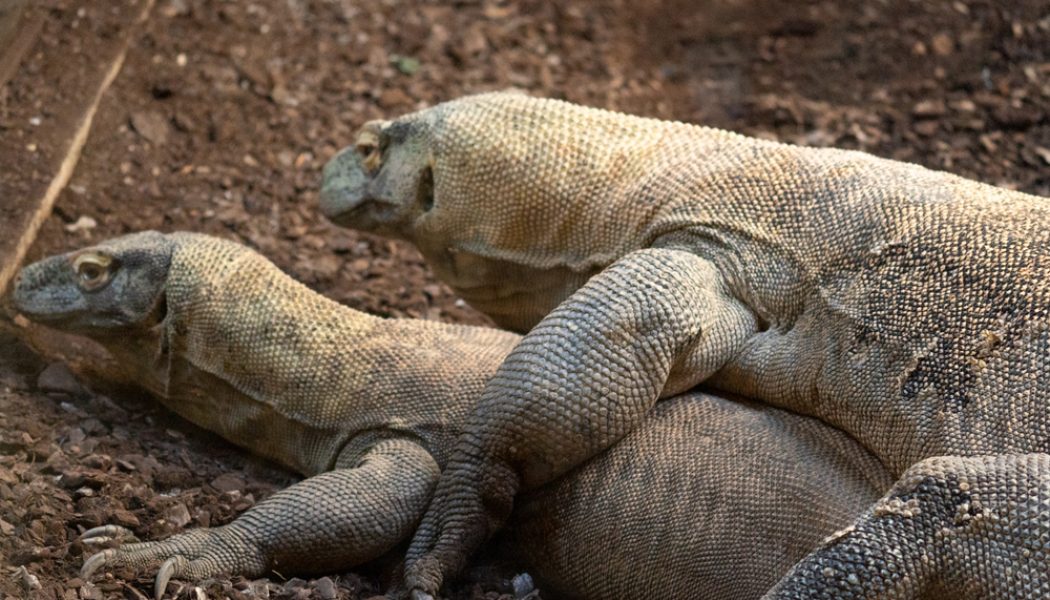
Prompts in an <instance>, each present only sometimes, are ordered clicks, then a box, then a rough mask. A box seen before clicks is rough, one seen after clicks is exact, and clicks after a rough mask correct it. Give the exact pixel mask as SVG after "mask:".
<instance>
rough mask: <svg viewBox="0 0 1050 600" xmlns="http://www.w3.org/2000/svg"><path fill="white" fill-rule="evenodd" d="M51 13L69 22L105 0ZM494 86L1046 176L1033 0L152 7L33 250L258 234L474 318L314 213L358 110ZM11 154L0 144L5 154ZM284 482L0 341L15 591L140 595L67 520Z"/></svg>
mask: <svg viewBox="0 0 1050 600" xmlns="http://www.w3.org/2000/svg"><path fill="white" fill-rule="evenodd" d="M49 7H50V11H51V12H50V16H51V18H52V19H55V20H56V22H57V23H58V24H59V25H61V26H64V27H72V26H73V23H74V22H77V21H82V20H85V19H88V20H90V19H91V18H92V15H93V11H102V10H109V9H110V7H111V3H108V2H102V0H96V1H95V2H86V1H84V2H77V1H74V0H55V1H52V2H49ZM80 9H83V11H82V14H81V15H79V16H78V10H80ZM46 31H49V32H55V31H59V32H60V31H61V27H57V28H56V27H52V28H50V29H47V30H46ZM47 35H57V34H54V33H49V34H47ZM73 58H75V59H76V60H88V59H90V55H78V56H76V57H73ZM33 60H71V59H70V58H68V57H67V58H61V57H46V56H38V57H35V58H34V59H33ZM31 64H32V63H31ZM71 64H72V63H71ZM506 87H518V88H522V89H525V90H528V91H530V92H532V93H534V94H539V95H547V96H554V97H562V98H566V99H569V100H572V101H575V102H581V103H586V104H592V105H596V106H604V107H609V108H616V109H621V110H625V111H629V112H636V113H641V114H646V115H650V116H657V117H662V118H677V119H681V120H689V121H697V122H702V123H705V124H709V125H715V126H720V127H726V128H729V129H734V130H737V131H742V132H745V133H749V134H753V135H760V136H769V137H776V138H779V139H782V140H787V141H794V142H799V143H804V144H810V145H831V146H838V147H844V148H858V149H863V150H866V151H869V152H873V153H875V154H878V155H881V156H887V157H891V158H896V159H900V160H908V161H914V162H919V163H921V164H924V165H927V166H931V167H934V168H939V169H945V170H949V171H952V172H955V173H959V174H961V175H964V176H967V177H971V178H975V179H979V180H982V181H987V182H991V183H995V184H997V185H1003V186H1007V187H1011V188H1016V189H1020V190H1024V191H1028V192H1032V193H1035V194H1040V195H1044V196H1045V195H1050V11H1048V9H1047V7H1046V4H1045V2H1042V1H1036V0H1024V1H1022V0H1016V1H1013V2H1009V3H1000V2H990V1H976V0H964V1H958V2H949V1H945V2H914V1H904V0H885V1H882V2H866V3H847V2H833V1H831V0H810V1H802V0H792V1H790V2H774V1H773V0H722V1H717V2H716V1H702V2H691V1H689V0H663V1H644V2H627V1H622V0H614V1H603V2H599V1H597V0H594V1H589V2H574V1H569V0H557V1H553V2H547V1H539V0H525V1H520V2H497V1H489V0H463V1H458V2H453V3H449V2H437V1H434V2H408V1H397V0H386V1H383V2H373V3H358V2H351V1H349V0H344V1H341V2H338V1H322V0H288V1H285V2H276V1H272V2H237V3H230V2H220V1H218V0H158V3H157V5H156V7H155V8H154V11H153V15H152V18H151V19H150V21H149V22H148V23H147V24H146V26H145V27H144V28H143V30H142V31H141V33H140V34H139V35H138V37H137V39H136V41H135V43H134V45H133V47H132V51H131V53H130V54H129V56H128V60H127V64H126V65H125V66H124V69H123V71H122V73H121V75H120V76H119V77H118V79H117V81H116V82H115V83H114V85H113V87H112V88H111V89H110V91H109V92H108V94H107V96H106V98H105V99H104V100H103V103H102V106H101V107H100V109H99V115H98V117H97V119H96V123H95V127H94V130H93V132H92V138H91V139H90V141H89V142H88V144H87V147H86V148H85V151H84V156H83V158H82V159H81V162H80V164H79V166H78V167H77V171H76V173H75V174H74V176H73V179H72V181H71V185H70V186H69V187H68V188H67V190H66V191H65V192H63V194H62V195H61V196H60V197H59V199H58V202H57V207H56V210H55V213H54V215H53V216H52V217H51V218H50V219H49V221H48V222H47V223H46V224H45V226H44V229H43V231H42V234H41V237H40V239H39V241H38V243H37V244H36V246H35V247H34V248H33V249H32V250H31V252H30V258H31V259H35V258H38V257H40V256H43V255H45V254H50V253H53V252H58V251H62V250H65V249H68V248H71V247H75V246H81V245H84V244H86V243H90V242H91V241H93V240H99V239H103V238H107V237H111V236H113V235H118V234H121V233H125V232H128V231H133V230H138V229H144V228H158V229H164V230H172V229H192V230H198V231H205V232H208V233H213V234H218V235H223V236H226V237H230V238H234V239H239V240H241V241H243V242H245V243H248V244H250V245H252V246H253V247H256V248H258V249H260V250H261V251H262V252H263V253H265V254H266V255H267V256H268V257H270V258H271V259H272V260H274V261H275V262H276V263H277V264H278V265H279V266H281V267H282V268H284V269H285V270H287V271H289V272H290V273H292V274H293V275H294V276H296V277H297V278H299V279H301V280H303V281H304V282H306V283H308V284H309V285H311V286H313V287H314V288H316V289H318V290H320V291H322V292H323V293H326V294H328V295H330V296H332V297H334V298H336V299H338V300H340V301H342V302H345V303H347V304H348V305H350V306H353V307H354V308H358V309H362V310H368V311H371V312H375V313H378V314H383V315H397V316H412V317H422V318H431V319H442V320H449V321H461V322H473V323H483V322H484V319H483V318H482V317H480V316H479V315H478V314H477V313H475V312H473V311H471V310H470V309H469V308H467V307H465V306H463V305H462V304H461V303H457V301H456V299H455V297H453V296H452V294H451V293H450V292H449V291H448V289H447V288H445V287H444V286H442V285H440V284H438V283H436V282H435V280H434V279H433V278H432V277H431V276H430V275H429V274H428V273H427V271H426V270H425V269H424V267H423V263H422V260H421V259H420V258H419V256H418V255H417V254H416V253H415V251H414V250H411V249H409V248H408V247H407V246H404V245H401V244H397V243H391V242H387V241H384V240H380V239H378V238H373V237H368V236H358V235H354V234H352V233H347V232H345V231H341V230H337V229H335V228H333V227H331V226H329V225H328V224H326V223H325V222H324V221H323V220H322V219H321V218H320V217H319V216H318V215H317V213H316V201H317V197H316V196H317V190H316V188H317V182H318V180H319V177H320V168H321V166H322V165H323V164H324V162H325V161H326V160H327V159H328V158H329V157H330V156H331V155H332V154H333V153H334V152H335V151H336V150H337V149H338V148H339V147H341V146H342V145H344V144H346V143H348V142H349V141H350V138H351V134H352V132H353V131H354V129H355V128H356V127H357V126H358V125H359V124H361V123H363V122H364V121H366V120H368V119H371V118H375V117H378V116H380V115H390V114H394V113H398V112H402V111H409V110H412V109H414V108H417V107H422V106H425V105H428V104H432V103H434V102H437V101H440V100H445V99H449V98H452V97H455V96H458V95H461V94H464V93H468V92H476V91H482V90H489V89H501V88H506ZM35 97H36V91H35V90H34V86H33V85H31V82H30V81H29V80H27V79H26V78H24V77H21V78H20V77H16V78H15V79H14V80H13V81H12V83H11V84H9V85H8V86H7V87H5V88H3V89H2V90H0V136H3V137H4V138H5V139H7V140H17V141H18V144H17V145H18V146H28V145H29V144H34V143H38V142H36V141H35V140H34V138H33V136H34V128H36V127H38V126H37V125H33V124H31V123H30V121H29V119H31V118H33V117H34V116H39V117H41V118H43V119H46V118H47V117H48V113H47V107H46V106H39V105H38V103H36V102H34V98H35ZM31 113H33V114H31ZM36 113H39V115H37V114H36ZM45 142H46V141H45ZM5 147H6V145H5ZM38 147H44V148H46V146H45V145H44V142H39V143H38ZM18 164H22V162H21V158H20V157H15V156H12V155H11V154H8V153H5V154H2V155H0V172H3V171H5V170H9V169H11V168H13V167H14V165H18ZM2 233H3V232H0V234H2ZM292 479H293V478H292V476H291V475H288V474H286V473H283V472H281V471H279V470H277V469H275V468H273V467H270V466H268V465H266V464H265V463H262V462H261V461H258V460H256V459H254V458H252V457H250V456H248V455H246V454H244V453H242V452H240V451H238V450H236V449H233V448H231V447H230V446H229V445H228V444H226V443H224V442H223V441H222V440H220V439H218V438H216V437H214V436H211V435H209V434H207V433H204V432H202V431H200V430H197V429H195V428H193V427H191V426H189V425H188V424H185V423H183V422H182V421H180V420H178V419H176V418H175V417H173V416H171V415H170V414H168V413H166V412H165V411H163V410H162V409H160V408H158V407H157V406H155V405H154V404H153V403H151V402H150V401H149V399H148V398H147V397H145V396H144V395H143V394H141V393H139V392H136V391H134V390H127V389H112V388H101V387H98V386H94V387H92V386H91V385H90V384H89V383H88V382H85V381H82V382H79V383H78V382H76V380H74V379H71V376H70V374H69V373H68V372H65V371H64V370H62V369H61V368H60V367H57V366H54V365H49V364H47V363H46V362H43V361H40V360H39V359H36V358H34V357H33V356H32V355H31V354H30V353H29V352H28V351H27V350H26V349H25V348H24V347H23V346H21V345H19V344H18V343H17V342H15V341H14V340H13V339H11V338H9V337H0V534H2V535H0V562H2V563H3V564H2V565H0V594H2V595H3V597H5V598H6V597H13V598H22V597H34V598H55V599H65V598H103V597H118V598H141V597H145V596H148V595H149V594H150V593H151V586H152V580H151V577H135V576H134V575H133V574H131V573H122V572H119V571H118V572H115V573H113V575H112V576H106V577H104V578H98V579H96V580H95V581H94V582H93V583H89V582H84V581H80V580H79V579H78V578H77V569H78V568H79V565H80V563H81V561H82V558H83V553H84V548H83V547H82V546H81V545H80V544H79V543H78V542H76V541H75V540H76V536H77V535H78V534H79V532H81V531H83V530H84V529H85V528H88V527H92V526H94V525H98V524H102V523H107V522H113V523H118V524H122V525H125V526H127V527H130V528H132V529H133V530H135V531H136V532H137V533H138V534H139V535H140V536H141V537H148V538H155V537H159V536H163V535H167V534H168V533H171V532H174V531H179V530H182V529H184V528H187V527H196V526H204V525H208V524H218V523H224V522H226V521H228V520H230V519H231V518H232V517H233V516H234V515H236V514H237V513H238V512H239V511H241V510H244V509H245V508H247V507H248V506H250V505H251V503H253V502H256V501H258V500H260V499H261V498H263V497H265V496H266V495H267V494H269V493H272V492H273V491H274V490H276V489H279V488H281V487H283V486H285V485H287V484H288V483H289V482H291V481H292ZM382 571H383V569H381V568H377V569H370V570H363V571H361V573H359V574H333V575H331V576H330V577H328V578H320V579H311V580H301V579H288V580H285V579H282V578H280V577H278V576H276V575H275V576H274V577H272V578H271V579H270V580H269V581H265V580H262V581H255V582H252V581H245V580H242V579H236V578H235V579H232V580H219V581H213V582H202V583H201V584H200V589H201V592H200V593H201V594H203V595H205V596H210V597H230V598H247V597H266V596H269V597H288V598H307V597H316V598H330V597H342V598H368V597H370V596H374V595H376V594H378V593H380V592H381V591H382V588H381V584H379V583H378V581H377V579H378V578H379V577H380V576H381V574H382ZM169 589H170V590H172V591H175V587H174V586H173V587H171V588H169ZM492 590H493V588H492V586H488V587H477V588H475V587H474V586H471V585H464V586H461V589H459V590H458V591H457V594H458V595H461V596H463V597H474V598H486V597H497V596H498V593H497V592H495V591H492ZM180 593H181V594H183V595H185V596H187V597H195V596H196V595H197V592H196V590H195V586H193V585H186V586H185V587H183V588H182V589H181V591H180Z"/></svg>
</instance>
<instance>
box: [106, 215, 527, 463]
mask: <svg viewBox="0 0 1050 600" xmlns="http://www.w3.org/2000/svg"><path fill="white" fill-rule="evenodd" d="M184 237H185V239H186V240H187V241H191V242H192V243H180V244H179V245H178V248H177V250H176V251H175V253H174V256H173V259H172V266H171V271H170V274H169V278H168V286H167V294H166V303H165V304H166V311H167V314H166V316H165V317H164V318H163V320H162V321H161V323H160V325H158V326H157V327H155V328H153V329H152V330H149V331H147V332H143V333H142V334H141V335H140V336H138V337H133V338H131V339H129V338H128V337H124V338H121V339H119V340H111V341H108V342H105V343H106V345H107V346H108V348H109V350H110V351H111V352H113V353H114V354H115V355H116V356H117V357H118V358H119V359H120V360H121V361H122V362H123V363H124V364H125V365H127V366H129V368H131V369H134V370H136V371H138V372H137V373H135V374H136V376H137V379H138V380H140V381H141V382H142V383H143V385H144V387H146V388H147V389H149V390H150V391H151V392H153V393H154V394H156V396H157V397H158V398H160V399H161V400H162V401H163V402H164V404H165V405H166V406H167V407H168V408H170V409H171V410H172V411H174V412H176V413H177V414H179V415H181V416H182V417H184V418H186V419H188V420H190V421H192V422H193V423H195V424H197V425H199V426H201V427H204V428H206V429H209V430H211V431H214V432H216V433H219V434H220V435H222V436H223V437H225V438H227V439H229V440H230V441H232V442H234V443H235V444H238V445H240V446H243V447H246V448H248V449H249V450H251V451H252V452H255V453H257V454H259V455H262V456H265V457H267V458H270V459H272V460H275V461H277V462H280V463H282V464H284V465H286V466H288V467H291V468H292V469H295V470H296V471H299V472H301V473H304V474H308V475H309V474H314V473H319V472H322V471H325V470H328V469H330V468H332V466H333V463H334V461H335V460H336V457H337V456H339V454H340V452H341V451H342V450H343V448H344V447H345V446H346V445H347V444H348V442H350V441H351V440H352V439H353V438H354V437H355V436H357V435H359V434H369V435H386V434H387V433H384V432H392V431H397V432H401V433H403V434H409V435H411V436H415V437H417V438H418V439H420V441H421V443H423V444H424V445H425V446H426V447H427V448H428V450H429V451H430V452H431V453H432V454H433V455H434V457H435V458H436V459H437V460H438V461H439V462H440V463H443V461H444V458H445V455H446V447H447V446H448V445H449V444H450V443H451V440H452V439H453V438H454V436H455V435H456V434H457V433H458V431H459V425H458V424H459V422H460V421H461V420H462V418H463V416H464V414H465V413H466V411H467V409H468V408H469V407H470V404H471V401H472V400H474V399H476V398H477V396H478V395H479V394H480V392H481V387H482V386H483V384H484V381H482V380H481V379H477V380H472V379H466V380H461V379H457V378H455V377H453V376H452V373H453V371H450V370H448V369H443V368H442V365H445V364H447V363H448V362H449V361H452V362H456V361H471V362H475V363H476V362H478V361H481V362H482V363H484V364H491V367H490V368H487V369H482V370H479V372H485V373H490V372H494V371H495V370H496V366H497V365H498V364H499V363H500V361H502V359H503V357H504V356H505V355H506V353H507V352H509V351H510V349H511V348H512V346H513V344H514V342H515V341H516V339H517V337H516V336H514V335H511V334H506V333H503V332H499V331H495V330H489V329H482V328H474V327H449V326H438V325H437V324H434V323H428V322H425V321H417V320H409V319H389V320H387V319H381V318H377V317H373V316H370V315H366V314H364V313H361V312H358V311H355V310H352V309H349V308H347V307H345V306H342V305H340V304H338V303H336V302H334V301H331V300H328V299H326V298H324V297H321V296H319V295H317V294H314V293H313V292H311V291H310V290H309V289H308V288H306V287H305V286H303V285H302V284H300V283H298V282H297V281H295V280H293V279H292V278H290V277H288V276H287V275H285V274H284V273H282V272H281V271H280V270H279V269H278V268H277V267H275V266H273V265H272V264H271V263H270V262H268V261H266V260H265V259H264V258H262V257H261V256H259V255H258V254H256V253H254V252H251V251H249V250H247V249H245V248H242V247H240V246H236V245H233V244H229V243H225V242H222V241H220V240H215V239H212V238H207V237H204V236H191V235H186V236H184ZM216 265H221V266H216ZM464 337H465V338H466V339H468V340H470V343H467V344H463V343H462V341H461V340H462V339H463V338H464ZM442 338H455V339H456V340H457V341H459V343H457V344H445V343H442ZM260 373H270V374H271V376H269V377H267V376H260V375H259V374H260ZM391 374H396V376H391ZM344 458H345V457H344Z"/></svg>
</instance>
